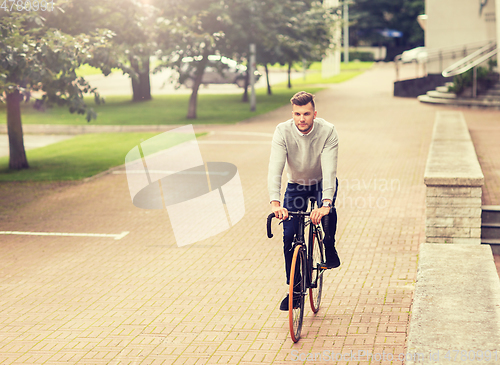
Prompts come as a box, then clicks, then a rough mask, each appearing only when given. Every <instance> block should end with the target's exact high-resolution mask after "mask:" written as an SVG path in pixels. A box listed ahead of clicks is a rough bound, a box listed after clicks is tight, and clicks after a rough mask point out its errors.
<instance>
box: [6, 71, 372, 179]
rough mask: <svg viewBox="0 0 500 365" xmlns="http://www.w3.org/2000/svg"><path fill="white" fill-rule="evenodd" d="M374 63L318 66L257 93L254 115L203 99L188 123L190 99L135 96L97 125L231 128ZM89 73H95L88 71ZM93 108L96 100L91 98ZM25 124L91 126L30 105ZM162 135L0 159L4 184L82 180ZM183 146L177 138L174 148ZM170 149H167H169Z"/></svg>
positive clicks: (99, 137) (70, 143)
mask: <svg viewBox="0 0 500 365" xmlns="http://www.w3.org/2000/svg"><path fill="white" fill-rule="evenodd" d="M371 65H372V63H364V62H352V63H350V64H348V65H344V66H343V70H342V72H341V74H340V75H337V76H334V77H332V78H328V79H322V78H321V73H320V72H319V71H318V70H317V69H316V68H317V67H318V66H317V65H315V64H313V65H312V66H311V70H310V71H308V73H307V77H306V80H303V79H302V78H298V79H294V80H292V84H293V87H292V88H291V89H288V88H287V87H285V85H276V86H273V87H272V91H273V94H272V95H267V93H266V90H265V89H260V90H257V111H256V112H251V111H250V110H249V109H250V108H249V104H248V103H242V102H241V94H230V95H213V94H212V95H199V96H198V118H197V119H195V120H192V119H186V113H187V106H188V100H189V95H175V94H174V95H158V96H153V100H150V101H147V102H139V103H133V102H131V101H130V99H131V97H130V96H116V97H108V98H107V100H106V103H105V104H104V105H97V106H96V105H93V107H94V108H95V110H96V112H97V116H98V117H97V120H93V121H91V124H96V125H173V124H181V125H185V124H213V123H218V124H230V123H237V122H240V121H242V120H245V119H248V118H250V117H252V116H257V115H261V114H264V113H267V112H269V111H272V110H275V109H276V108H278V107H281V106H283V105H287V104H288V103H289V101H290V97H291V96H292V95H293V94H294V93H296V92H297V91H300V90H306V91H309V92H311V93H316V92H318V91H319V90H321V89H322V88H323V87H322V86H320V85H318V84H327V83H337V82H343V81H346V80H348V79H350V78H352V77H355V76H357V75H359V74H360V73H362V72H363V71H364V70H366V69H368V68H369V67H371ZM87 72H93V71H92V70H87ZM88 101H89V102H88V103H89V105H92V104H93V99H92V98H89V99H88ZM22 121H23V124H69V125H85V124H87V122H86V120H85V117H84V116H83V115H76V114H70V113H69V112H68V109H67V108H65V107H54V108H50V109H46V110H45V111H44V112H40V111H37V110H35V109H33V107H32V105H31V103H24V104H23V105H22ZM0 123H6V107H5V104H0ZM157 134H158V133H102V134H83V135H79V136H76V137H74V138H71V139H68V140H65V141H62V142H58V143H55V144H52V145H49V146H46V147H41V148H37V149H33V150H29V151H27V152H26V154H27V158H28V163H29V164H30V169H28V170H22V171H11V170H9V169H8V157H0V181H62V180H79V179H82V178H85V177H89V176H93V175H95V174H97V173H99V172H102V171H106V170H108V169H109V168H111V167H114V166H118V165H122V164H124V163H125V156H126V154H127V153H128V152H129V151H130V149H131V148H133V147H134V146H136V145H137V144H139V143H141V142H142V141H144V140H146V139H149V138H151V137H153V136H155V135H157ZM181 142H183V139H182V138H180V137H179V138H173V139H172V145H173V144H176V143H181ZM167 147H168V146H165V148H167Z"/></svg>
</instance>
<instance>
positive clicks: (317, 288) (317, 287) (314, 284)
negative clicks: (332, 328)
mask: <svg viewBox="0 0 500 365" xmlns="http://www.w3.org/2000/svg"><path fill="white" fill-rule="evenodd" d="M317 234H318V232H317V231H315V232H311V234H310V236H309V247H308V249H309V259H310V262H309V278H310V285H309V302H310V304H311V310H312V311H313V312H314V313H317V312H318V311H319V305H320V303H321V292H322V291H323V269H321V268H320V264H321V263H322V262H324V260H325V251H324V246H323V241H322V239H321V236H319V237H318V235H317Z"/></svg>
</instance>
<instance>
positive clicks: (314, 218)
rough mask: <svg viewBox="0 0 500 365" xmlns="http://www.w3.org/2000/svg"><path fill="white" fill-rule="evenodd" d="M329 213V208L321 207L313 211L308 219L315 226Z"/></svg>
mask: <svg viewBox="0 0 500 365" xmlns="http://www.w3.org/2000/svg"><path fill="white" fill-rule="evenodd" d="M329 213H330V208H329V207H321V208H316V209H314V210H313V211H312V212H311V214H310V216H309V217H310V218H311V222H312V223H313V224H315V225H316V224H319V223H320V222H321V218H323V217H324V216H325V215H328V214H329Z"/></svg>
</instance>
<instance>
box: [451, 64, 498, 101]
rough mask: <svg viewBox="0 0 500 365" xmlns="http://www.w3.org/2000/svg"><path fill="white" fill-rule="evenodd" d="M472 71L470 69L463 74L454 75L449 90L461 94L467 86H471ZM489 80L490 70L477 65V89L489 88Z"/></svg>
mask: <svg viewBox="0 0 500 365" xmlns="http://www.w3.org/2000/svg"><path fill="white" fill-rule="evenodd" d="M472 73H473V69H470V70H469V71H466V72H464V73H463V74H460V75H456V76H454V77H453V86H451V87H450V88H449V91H451V92H454V93H455V94H457V95H459V94H462V93H463V92H464V90H465V89H466V88H467V87H470V86H472ZM491 81H492V72H491V71H490V70H488V69H487V68H485V67H477V86H478V90H480V89H487V88H489V87H490V86H491V85H490V84H491Z"/></svg>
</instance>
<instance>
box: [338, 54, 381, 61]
mask: <svg viewBox="0 0 500 365" xmlns="http://www.w3.org/2000/svg"><path fill="white" fill-rule="evenodd" d="M340 60H341V61H342V62H344V53H343V52H342V53H341V54H340ZM354 60H359V61H361V62H373V61H374V60H375V58H374V57H373V53H371V52H349V61H354Z"/></svg>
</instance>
